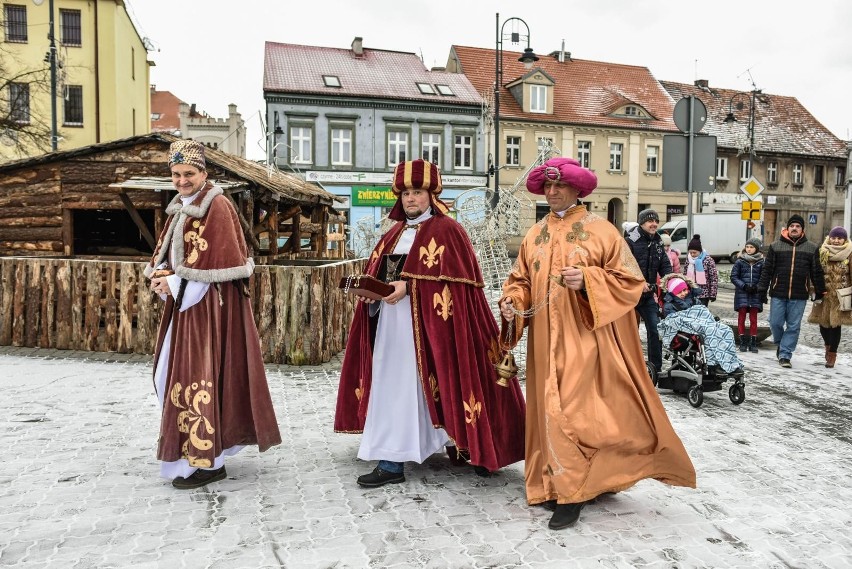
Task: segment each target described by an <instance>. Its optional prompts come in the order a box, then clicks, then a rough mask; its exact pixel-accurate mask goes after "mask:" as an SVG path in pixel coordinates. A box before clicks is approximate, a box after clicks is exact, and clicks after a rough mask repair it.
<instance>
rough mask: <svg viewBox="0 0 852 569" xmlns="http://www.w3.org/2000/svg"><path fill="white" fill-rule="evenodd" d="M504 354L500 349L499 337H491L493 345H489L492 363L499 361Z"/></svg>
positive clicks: (489, 355) (489, 357)
mask: <svg viewBox="0 0 852 569" xmlns="http://www.w3.org/2000/svg"><path fill="white" fill-rule="evenodd" d="M502 356H503V353H502V351H501V350H500V345H499V344H498V343H497V338H491V345H490V346H489V347H488V361H490V362H491V363H492V364H496V363H497V362H499V361H500V360H501V359H503V358H502Z"/></svg>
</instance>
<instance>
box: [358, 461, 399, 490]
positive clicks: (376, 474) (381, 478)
mask: <svg viewBox="0 0 852 569" xmlns="http://www.w3.org/2000/svg"><path fill="white" fill-rule="evenodd" d="M400 482H405V473H404V472H399V473H397V472H388V471H387V470H382V469H381V468H379V467H378V466H377V467H376V468H374V469H373V471H372V472H371V473H369V474H364V475H363V476H359V477H358V484H359V485H361V486H363V487H364V488H378V487H379V486H384V485H385V484H399V483H400Z"/></svg>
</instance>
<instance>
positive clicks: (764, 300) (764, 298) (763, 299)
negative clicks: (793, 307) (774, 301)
mask: <svg viewBox="0 0 852 569" xmlns="http://www.w3.org/2000/svg"><path fill="white" fill-rule="evenodd" d="M767 302H769V298H767V296H766V291H763V292H762V293H760V303H761V304H766V303H767Z"/></svg>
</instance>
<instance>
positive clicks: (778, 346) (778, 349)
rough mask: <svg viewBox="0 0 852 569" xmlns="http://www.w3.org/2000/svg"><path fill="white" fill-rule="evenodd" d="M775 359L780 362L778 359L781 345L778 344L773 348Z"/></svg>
mask: <svg viewBox="0 0 852 569" xmlns="http://www.w3.org/2000/svg"><path fill="white" fill-rule="evenodd" d="M775 359H776V360H780V359H781V344H778V345H777V346H776V347H775Z"/></svg>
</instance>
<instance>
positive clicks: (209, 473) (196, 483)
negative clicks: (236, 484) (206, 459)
mask: <svg viewBox="0 0 852 569" xmlns="http://www.w3.org/2000/svg"><path fill="white" fill-rule="evenodd" d="M227 475H228V474H227V473H226V472H225V467H224V466H223V467H222V468H217V469H216V470H201V469H200V468H199V469H198V470H196V471H195V472H193V473H192V476H189V477H188V478H184V477H183V476H178V477H177V478H175V479H174V480H172V486H174V487H175V488H179V489H180V490H192V489H193V488H201V487H202V486H206V485H207V484H210V483H211V482H218V481H219V480H224V479H225V477H226V476H227Z"/></svg>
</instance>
